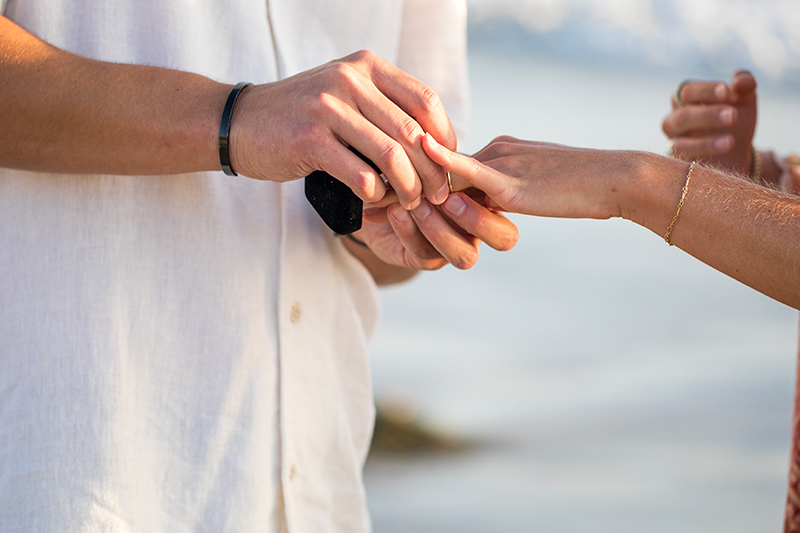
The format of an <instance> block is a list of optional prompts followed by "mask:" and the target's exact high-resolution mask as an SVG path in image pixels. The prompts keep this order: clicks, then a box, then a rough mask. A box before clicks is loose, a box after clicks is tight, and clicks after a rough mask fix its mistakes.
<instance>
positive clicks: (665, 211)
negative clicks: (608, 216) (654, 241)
mask: <svg viewBox="0 0 800 533" xmlns="http://www.w3.org/2000/svg"><path fill="white" fill-rule="evenodd" d="M627 159H629V161H630V168H629V169H628V172H630V174H629V179H628V180H627V187H626V189H625V190H624V193H625V194H623V196H622V199H623V201H624V202H625V204H624V205H625V211H624V212H623V213H622V216H623V217H624V218H627V219H629V220H631V221H632V222H635V223H637V224H639V225H640V226H643V227H645V228H647V229H649V230H650V231H652V232H654V233H656V234H657V235H660V236H663V235H664V232H665V231H666V230H667V228H668V227H669V225H670V222H671V221H672V219H673V217H674V215H675V210H676V207H677V205H678V203H679V202H680V199H681V195H682V191H683V187H684V185H685V183H686V175H687V173H688V171H689V165H690V163H687V162H686V161H682V160H679V159H673V158H669V157H663V156H659V155H656V154H651V153H647V152H633V153H631V156H630V157H628V158H627Z"/></svg>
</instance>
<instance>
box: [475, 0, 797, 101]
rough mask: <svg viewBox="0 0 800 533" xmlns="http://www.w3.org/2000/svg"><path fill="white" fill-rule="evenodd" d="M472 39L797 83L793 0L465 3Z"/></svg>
mask: <svg viewBox="0 0 800 533" xmlns="http://www.w3.org/2000/svg"><path fill="white" fill-rule="evenodd" d="M469 7H470V20H471V31H472V34H473V37H478V36H481V37H483V38H489V39H492V40H494V41H498V40H502V41H504V42H505V43H506V44H510V45H512V46H515V47H535V48H537V49H546V50H549V51H550V52H552V53H556V54H560V55H565V56H571V57H573V58H584V59H585V58H591V59H595V60H604V61H614V62H620V61H624V62H628V63H631V62H637V63H639V64H642V65H650V66H655V67H661V68H676V69H681V70H682V71H684V72H686V71H692V72H696V71H699V72H703V71H706V72H715V73H717V74H722V75H728V73H729V71H731V70H732V69H733V68H748V69H751V70H753V71H754V72H755V73H757V74H758V75H759V76H760V77H761V78H763V79H764V80H765V81H770V82H783V83H789V84H792V85H795V86H796V85H798V84H800V32H798V31H797V29H798V28H799V27H800V2H797V1H796V0H469Z"/></svg>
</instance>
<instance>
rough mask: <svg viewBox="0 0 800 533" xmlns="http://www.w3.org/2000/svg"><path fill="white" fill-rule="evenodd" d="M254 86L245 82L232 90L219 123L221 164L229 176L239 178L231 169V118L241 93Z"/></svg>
mask: <svg viewBox="0 0 800 533" xmlns="http://www.w3.org/2000/svg"><path fill="white" fill-rule="evenodd" d="M248 85H253V84H252V83H249V82H246V81H243V82H241V83H237V84H236V86H235V87H234V88H233V89H231V92H230V94H229V95H228V101H227V102H225V108H224V109H223V110H222V120H221V121H220V123H219V164H220V165H221V166H222V171H223V172H224V173H225V174H227V175H228V176H238V174H237V173H236V172H234V170H233V169H232V168H231V159H230V139H229V137H230V134H231V117H232V116H233V106H234V105H236V99H237V98H239V93H241V92H242V90H243V89H244V88H245V87H247V86H248Z"/></svg>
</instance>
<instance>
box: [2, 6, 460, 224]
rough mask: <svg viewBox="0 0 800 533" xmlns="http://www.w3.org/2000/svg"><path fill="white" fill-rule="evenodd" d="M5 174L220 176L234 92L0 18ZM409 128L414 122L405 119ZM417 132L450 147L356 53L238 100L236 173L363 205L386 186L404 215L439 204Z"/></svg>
mask: <svg viewBox="0 0 800 533" xmlns="http://www.w3.org/2000/svg"><path fill="white" fill-rule="evenodd" d="M0 81H1V83H0V125H2V128H0V166H5V167H13V168H21V169H30V170H39V171H51V172H61V173H71V172H75V173H104V174H147V175H154V174H172V173H183V172H193V171H202V170H219V168H220V165H219V159H218V145H217V142H218V140H217V139H218V131H219V121H220V116H221V113H222V107H223V105H224V102H225V99H226V97H227V94H228V92H229V91H230V89H231V86H230V85H227V84H223V83H218V82H216V81H213V80H210V79H208V78H205V77H203V76H199V75H196V74H191V73H187V72H181V71H176V70H170V69H163V68H156V67H149V66H139V65H124V64H116V63H106V62H101V61H95V60H91V59H87V58H84V57H80V56H76V55H74V54H70V53H68V52H65V51H63V50H60V49H58V48H55V47H53V46H51V45H49V44H47V43H45V42H44V41H41V40H40V39H38V38H36V37H34V36H33V35H31V34H29V33H28V32H26V31H25V30H23V29H22V28H20V27H19V26H17V25H16V24H14V23H13V22H11V21H10V20H8V19H6V18H4V17H0ZM411 117H414V118H413V119H412V118H411ZM425 131H428V132H431V133H433V134H434V135H435V136H436V137H437V139H438V140H439V141H440V142H442V143H443V144H445V145H446V146H449V147H452V148H455V143H456V139H455V134H454V132H453V130H452V127H451V125H450V122H449V119H448V117H447V114H446V112H445V110H444V108H443V106H442V105H441V102H440V101H439V99H438V97H437V96H436V94H435V93H434V92H433V91H431V90H430V89H429V88H427V87H426V86H425V85H423V84H422V83H420V82H419V81H417V80H415V79H414V78H412V77H411V76H409V75H408V74H405V73H404V72H402V71H400V70H399V69H397V68H396V67H394V66H393V65H391V64H390V63H389V62H387V61H385V60H383V59H381V58H379V57H377V56H375V55H374V54H371V53H369V52H358V53H355V54H352V55H351V56H348V57H346V58H343V59H340V60H336V61H332V62H331V63H328V64H326V65H323V66H320V67H318V68H316V69H313V70H310V71H307V72H303V73H301V74H298V75H297V76H294V77H292V78H288V79H286V80H281V81H279V82H275V83H269V84H263V85H257V86H253V87H249V88H247V89H245V91H244V92H243V93H242V94H241V97H240V99H239V101H238V103H237V105H236V109H235V112H234V117H233V125H232V130H231V162H232V164H233V168H234V169H235V170H237V171H238V172H239V173H240V174H243V175H244V176H247V177H251V178H257V179H266V180H272V181H289V180H294V179H299V178H302V177H304V176H306V175H308V174H310V173H311V172H312V171H313V170H326V171H328V172H329V173H330V174H332V175H333V176H335V177H336V178H338V179H340V180H341V181H343V182H345V183H347V184H348V185H349V186H350V187H351V188H352V189H353V190H354V191H355V192H356V194H358V195H359V196H360V197H361V198H363V199H364V200H367V201H369V200H376V199H379V198H381V197H382V195H383V193H384V191H385V187H384V184H383V180H382V179H380V177H379V176H378V174H377V173H376V172H375V171H373V170H372V169H371V168H370V167H369V166H368V165H367V164H366V163H364V162H363V161H361V160H360V159H359V158H358V157H356V156H355V155H353V154H352V153H351V152H350V150H348V149H347V146H348V145H349V146H354V147H355V148H357V149H358V150H359V151H360V152H361V153H362V154H364V155H366V156H367V157H368V158H370V159H371V160H372V161H374V162H375V163H376V164H377V165H378V166H379V167H380V169H381V171H382V173H383V174H384V175H385V176H386V178H387V179H388V181H389V183H390V184H391V186H392V188H393V189H394V190H395V191H396V192H397V193H398V196H399V197H400V200H401V202H402V204H403V205H404V206H405V207H407V208H411V207H414V206H416V205H418V204H419V202H420V199H421V196H422V195H423V194H424V195H425V196H426V197H427V198H429V199H430V200H431V201H433V202H434V203H436V204H439V203H441V202H442V201H444V199H445V197H446V196H447V184H446V180H445V175H444V172H443V170H442V169H441V167H439V166H438V165H436V164H434V163H433V162H432V161H431V160H430V159H429V158H428V156H427V155H426V154H425V152H424V150H423V149H422V146H421V138H422V135H423V133H424V132H425Z"/></svg>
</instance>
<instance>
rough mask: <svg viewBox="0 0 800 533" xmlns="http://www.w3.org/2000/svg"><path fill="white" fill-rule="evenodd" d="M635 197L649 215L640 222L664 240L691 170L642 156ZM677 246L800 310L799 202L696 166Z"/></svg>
mask: <svg viewBox="0 0 800 533" xmlns="http://www.w3.org/2000/svg"><path fill="white" fill-rule="evenodd" d="M642 157H643V159H644V160H645V161H646V163H645V164H644V165H643V167H642V171H641V174H640V177H639V178H638V181H640V185H639V187H638V190H637V191H632V192H631V194H632V197H634V198H638V200H635V201H634V204H638V205H642V206H643V207H647V208H648V209H649V210H651V211H650V213H651V214H650V215H649V216H647V217H643V219H642V220H636V219H635V218H634V220H635V221H637V222H639V223H641V224H642V225H644V226H646V227H648V228H649V229H650V230H652V231H653V232H655V233H656V234H658V235H661V236H663V235H664V233H665V232H666V229H667V227H668V226H669V223H670V222H671V220H672V217H673V216H674V213H675V210H676V208H677V204H678V201H679V198H680V195H681V189H682V187H683V185H684V184H685V179H686V174H687V169H688V164H687V163H684V162H681V161H677V160H672V159H668V158H664V157H661V156H656V155H652V154H644V155H643V156H642ZM670 240H671V241H672V243H673V244H675V245H676V246H678V247H679V248H681V249H683V250H684V251H686V252H687V253H689V254H691V255H693V256H694V257H696V258H697V259H699V260H701V261H703V262H704V263H706V264H708V265H709V266H711V267H713V268H715V269H717V270H719V271H720V272H723V273H725V274H727V275H729V276H731V277H732V278H735V279H737V280H739V281H741V282H742V283H744V284H746V285H748V286H750V287H752V288H754V289H756V290H758V291H760V292H762V293H764V294H766V295H768V296H770V297H772V298H775V299H776V300H778V301H780V302H783V303H785V304H787V305H790V306H792V307H795V308H798V309H800V198H798V197H796V196H791V195H788V194H783V193H780V192H777V191H774V190H771V189H768V188H765V187H761V186H759V185H755V184H753V183H750V182H748V181H746V180H742V179H740V178H737V177H734V176H731V175H729V174H727V173H725V172H723V171H719V170H716V169H713V168H709V167H704V166H697V167H696V168H695V170H694V172H693V173H692V179H691V182H690V183H689V187H688V190H687V193H686V197H685V200H684V204H683V207H682V209H681V212H680V215H679V217H678V219H677V221H676V223H675V226H674V229H673V231H672V234H671V236H670Z"/></svg>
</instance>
